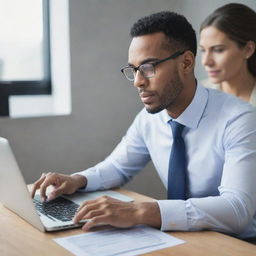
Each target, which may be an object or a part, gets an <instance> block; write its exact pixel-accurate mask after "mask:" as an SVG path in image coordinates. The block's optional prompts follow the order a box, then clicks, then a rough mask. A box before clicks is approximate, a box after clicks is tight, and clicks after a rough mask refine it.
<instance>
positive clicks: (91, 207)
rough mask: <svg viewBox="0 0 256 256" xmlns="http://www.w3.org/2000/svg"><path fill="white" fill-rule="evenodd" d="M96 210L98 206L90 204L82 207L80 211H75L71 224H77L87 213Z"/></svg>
mask: <svg viewBox="0 0 256 256" xmlns="http://www.w3.org/2000/svg"><path fill="white" fill-rule="evenodd" d="M97 208H98V204H90V205H85V206H84V207H82V208H81V209H80V210H78V211H77V213H76V215H75V217H74V219H73V222H74V223H78V222H79V221H80V220H82V219H83V217H84V216H85V215H87V214H88V212H90V211H92V210H96V209H97Z"/></svg>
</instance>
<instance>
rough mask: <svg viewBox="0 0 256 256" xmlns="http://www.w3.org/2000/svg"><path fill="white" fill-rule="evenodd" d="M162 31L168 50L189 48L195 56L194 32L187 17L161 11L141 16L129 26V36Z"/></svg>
mask: <svg viewBox="0 0 256 256" xmlns="http://www.w3.org/2000/svg"><path fill="white" fill-rule="evenodd" d="M157 32H162V33H164V34H165V36H166V37H167V38H168V39H169V45H168V47H169V48H170V50H173V48H174V49H176V50H190V51H191V52H192V53H193V54H194V55H195V56H196V50H197V43H196V33H195V31H194V29H193V28H192V26H191V24H190V23H189V22H188V21H187V19H186V18H185V17H184V16H183V15H180V14H178V13H175V12H170V11H162V12H158V13H153V14H151V15H149V16H145V17H142V18H141V19H139V20H138V21H137V22H135V23H134V24H133V26H132V28H131V31H130V35H131V37H132V38H133V37H137V36H143V35H148V34H153V33H157Z"/></svg>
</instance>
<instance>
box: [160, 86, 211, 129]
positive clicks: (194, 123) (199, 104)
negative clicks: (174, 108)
mask: <svg viewBox="0 0 256 256" xmlns="http://www.w3.org/2000/svg"><path fill="white" fill-rule="evenodd" d="M207 101H208V91H207V89H206V88H205V87H203V86H201V85H199V84H197V88H196V92H195V95H194V98H193V100H192V101H191V103H190V104H189V105H188V107H187V108H186V109H185V110H184V111H183V113H182V114H181V115H180V116H179V117H178V118H177V119H173V118H170V116H169V115H168V113H167V110H164V111H162V115H163V120H164V122H166V123H168V122H169V121H170V120H174V121H176V122H178V123H180V124H183V125H184V126H186V127H190V128H192V129H195V128H197V127H198V125H199V122H200V120H201V118H202V116H203V113H204V110H205V107H206V104H207Z"/></svg>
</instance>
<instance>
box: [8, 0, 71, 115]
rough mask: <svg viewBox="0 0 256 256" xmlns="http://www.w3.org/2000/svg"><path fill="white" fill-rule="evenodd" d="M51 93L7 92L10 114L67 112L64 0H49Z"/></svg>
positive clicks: (66, 6) (68, 89)
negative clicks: (12, 94) (14, 94)
mask: <svg viewBox="0 0 256 256" xmlns="http://www.w3.org/2000/svg"><path fill="white" fill-rule="evenodd" d="M49 2H50V52H51V79H52V94H51V95H17V96H10V98H9V109H10V118H23V117H40V116H56V115H58V116H59V115H70V114H71V75H70V41H69V4H68V0H50V1H49Z"/></svg>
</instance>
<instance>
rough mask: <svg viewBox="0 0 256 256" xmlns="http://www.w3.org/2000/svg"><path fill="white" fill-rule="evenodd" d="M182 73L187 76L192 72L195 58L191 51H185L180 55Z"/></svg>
mask: <svg viewBox="0 0 256 256" xmlns="http://www.w3.org/2000/svg"><path fill="white" fill-rule="evenodd" d="M181 66H182V72H183V73H184V74H188V73H191V72H193V71H194V67H195V56H194V54H193V53H192V52H191V51H186V52H184V53H183V55H182V63H181Z"/></svg>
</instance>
